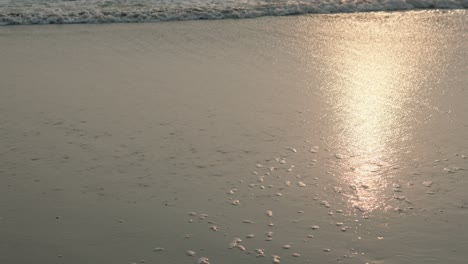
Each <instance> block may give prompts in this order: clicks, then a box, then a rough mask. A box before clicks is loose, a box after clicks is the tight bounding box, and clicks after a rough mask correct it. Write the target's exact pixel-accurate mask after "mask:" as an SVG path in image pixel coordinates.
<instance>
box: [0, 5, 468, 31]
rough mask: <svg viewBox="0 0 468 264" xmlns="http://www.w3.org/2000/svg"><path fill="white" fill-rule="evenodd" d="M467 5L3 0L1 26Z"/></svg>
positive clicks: (124, 21)
mask: <svg viewBox="0 0 468 264" xmlns="http://www.w3.org/2000/svg"><path fill="white" fill-rule="evenodd" d="M464 8H468V0H346V1H345V0H73V1H71V0H0V25H15V24H72V23H133V22H154V21H168V20H197V19H223V18H253V17H260V16H284V15H298V14H310V13H341V12H347V13H349V12H366V11H396V10H414V9H464Z"/></svg>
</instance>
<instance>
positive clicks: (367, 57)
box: [323, 24, 417, 211]
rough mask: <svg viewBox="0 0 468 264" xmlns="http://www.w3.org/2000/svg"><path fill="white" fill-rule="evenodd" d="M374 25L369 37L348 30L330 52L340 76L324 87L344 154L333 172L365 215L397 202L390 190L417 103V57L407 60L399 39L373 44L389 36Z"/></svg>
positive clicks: (337, 143)
mask: <svg viewBox="0 0 468 264" xmlns="http://www.w3.org/2000/svg"><path fill="white" fill-rule="evenodd" d="M374 25H375V26H374V27H372V28H367V29H366V32H353V29H352V28H349V31H342V32H343V38H342V39H341V40H340V41H337V43H336V44H335V45H334V46H333V45H332V46H331V47H330V50H331V51H332V52H331V54H330V57H331V59H330V61H329V63H330V64H331V65H334V66H335V70H338V73H337V74H335V77H334V80H333V82H331V83H330V84H329V85H327V86H326V87H324V88H323V93H324V94H325V95H326V98H327V100H328V101H329V105H330V107H331V115H332V119H333V122H334V123H333V126H334V130H335V131H334V133H331V134H332V136H331V137H332V138H331V142H332V143H333V148H334V150H333V151H336V152H337V153H338V155H337V156H336V157H337V158H336V159H335V160H334V161H332V164H331V167H332V170H333V172H334V174H335V175H338V176H339V178H340V181H343V182H342V183H343V184H345V185H348V186H349V188H350V190H349V191H346V192H343V193H344V195H346V197H347V198H348V202H349V205H350V206H351V207H354V208H357V209H359V210H361V211H372V210H375V209H377V208H381V209H385V208H386V207H387V204H388V200H389V199H391V196H390V195H389V194H388V191H389V190H391V189H390V188H391V186H392V184H393V182H392V178H393V175H394V174H395V173H398V166H399V161H400V160H401V159H402V156H401V153H402V152H404V151H405V149H404V147H402V144H400V143H401V141H402V140H403V141H404V140H405V139H407V138H408V137H411V130H410V129H407V127H408V126H407V125H408V120H409V119H408V117H409V116H411V114H408V111H411V106H410V105H411V101H412V100H415V99H414V97H415V95H414V94H412V93H413V90H414V87H415V83H414V77H413V76H412V74H411V67H412V65H414V61H415V60H417V54H414V55H413V56H412V57H411V54H405V56H401V54H403V53H402V50H401V49H400V47H401V45H399V43H397V42H396V41H397V40H396V39H393V41H389V39H388V38H385V37H383V38H382V37H381V38H379V39H383V41H381V42H376V41H372V40H370V39H369V38H371V36H372V34H375V35H381V36H382V35H385V34H386V33H388V32H382V28H380V27H379V26H378V24H374ZM387 30H388V29H387ZM353 36H360V37H353ZM363 36H364V37H363ZM366 36H367V37H366ZM366 38H367V39H366ZM391 40H392V39H391ZM408 56H409V57H408ZM411 97H413V99H408V98H411ZM408 102H409V104H408ZM410 118H411V117H410Z"/></svg>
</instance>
